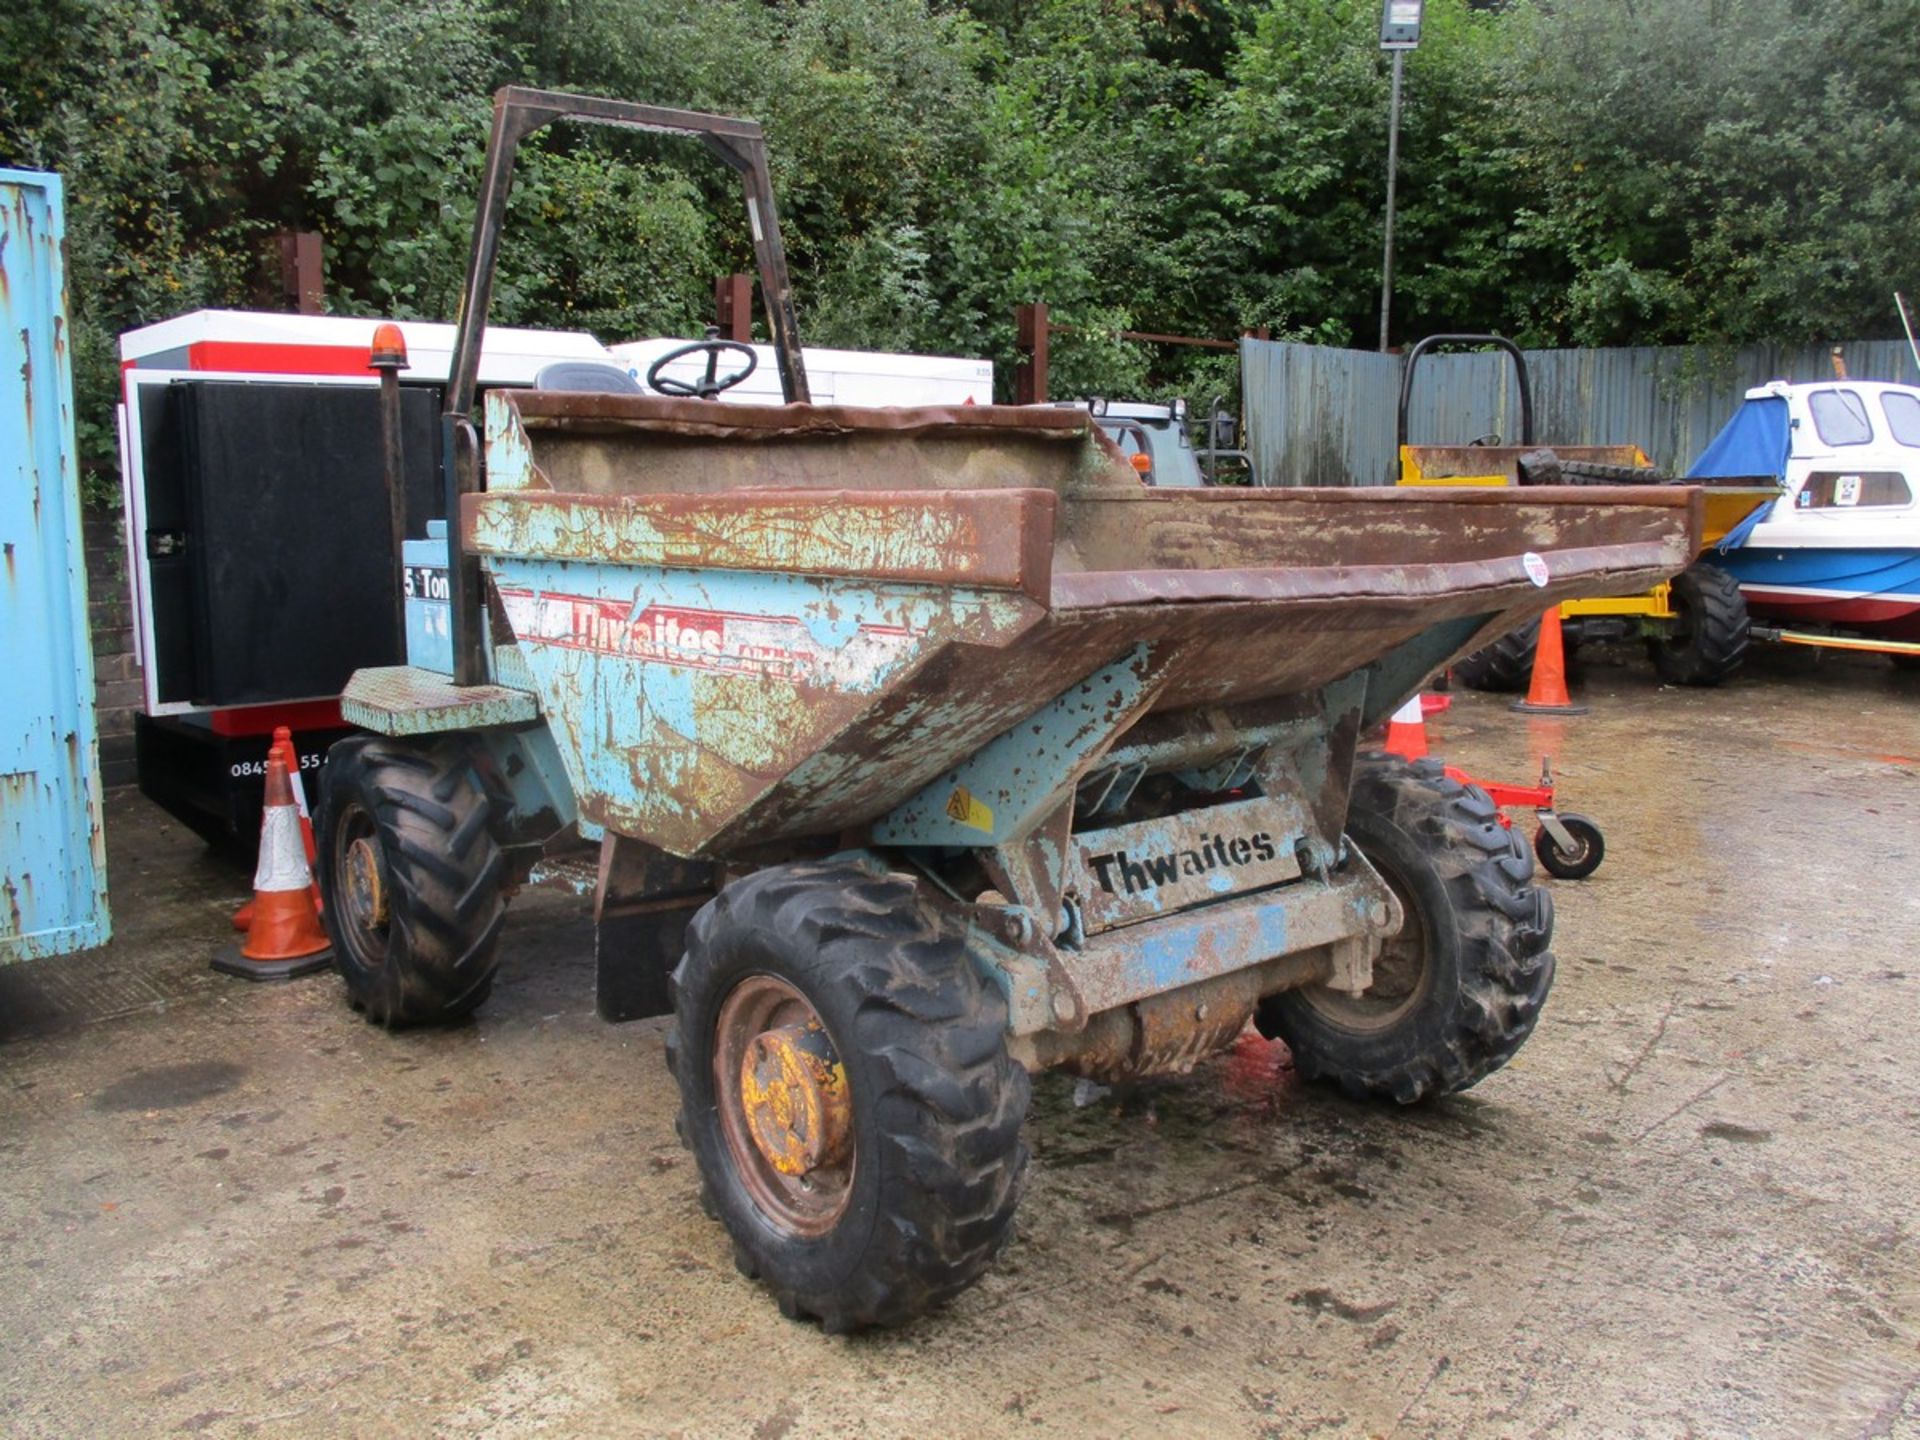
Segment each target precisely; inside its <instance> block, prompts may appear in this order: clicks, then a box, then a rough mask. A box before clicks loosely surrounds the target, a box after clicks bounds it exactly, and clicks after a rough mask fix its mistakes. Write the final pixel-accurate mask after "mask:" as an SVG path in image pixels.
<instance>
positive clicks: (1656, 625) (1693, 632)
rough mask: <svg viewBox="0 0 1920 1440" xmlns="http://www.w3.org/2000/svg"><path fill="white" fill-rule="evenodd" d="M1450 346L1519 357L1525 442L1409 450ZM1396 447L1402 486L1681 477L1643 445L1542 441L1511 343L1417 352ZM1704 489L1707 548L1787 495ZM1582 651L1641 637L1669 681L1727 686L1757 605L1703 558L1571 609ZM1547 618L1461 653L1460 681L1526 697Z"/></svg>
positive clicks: (1563, 617) (1645, 481)
mask: <svg viewBox="0 0 1920 1440" xmlns="http://www.w3.org/2000/svg"><path fill="white" fill-rule="evenodd" d="M1444 345H1472V346H1476V347H1488V348H1491V349H1495V350H1499V351H1501V352H1502V353H1503V354H1505V355H1506V356H1507V357H1508V358H1509V359H1511V360H1512V361H1513V371H1514V380H1515V382H1516V383H1517V385H1518V387H1519V391H1520V443H1519V444H1518V445H1503V444H1501V443H1500V437H1499V436H1497V435H1488V436H1483V437H1481V438H1480V439H1477V440H1474V441H1472V442H1470V443H1468V444H1464V445H1409V444H1408V443H1407V435H1408V427H1407V412H1408V409H1409V406H1410V403H1411V401H1412V398H1413V377H1414V373H1415V371H1416V369H1417V368H1418V366H1419V364H1420V361H1421V359H1422V358H1423V357H1425V356H1427V355H1430V354H1432V353H1433V352H1434V351H1436V350H1438V349H1439V348H1440V347H1442V346H1444ZM1397 424H1398V434H1397V437H1396V438H1397V441H1398V446H1399V455H1400V474H1399V477H1398V478H1399V483H1400V484H1402V485H1446V486H1478V485H1651V484H1672V483H1674V481H1673V478H1672V477H1671V476H1669V475H1666V474H1663V473H1661V472H1660V471H1657V470H1655V469H1654V468H1653V462H1652V461H1651V460H1649V459H1648V458H1647V455H1646V452H1645V451H1644V450H1642V449H1641V448H1640V447H1639V446H1638V445H1554V446H1550V447H1548V446H1541V445H1539V444H1537V443H1536V441H1535V438H1534V429H1533V385H1532V382H1531V380H1530V379H1529V377H1528V374H1527V359H1526V356H1525V355H1524V354H1522V353H1521V351H1520V347H1519V346H1517V345H1515V344H1514V343H1513V342H1512V341H1511V340H1509V339H1507V338H1506V337H1505V336H1502V335H1429V336H1427V337H1426V338H1425V339H1424V340H1421V341H1420V342H1419V343H1417V344H1416V345H1415V346H1414V347H1413V348H1412V349H1411V350H1409V351H1408V352H1407V358H1406V363H1405V366H1404V367H1403V369H1402V370H1401V372H1400V407H1399V417H1398V422H1397ZM1690 483H1695V484H1702V483H1704V488H1703V490H1702V492H1701V493H1702V501H1701V504H1702V507H1703V508H1702V511H1701V514H1702V517H1703V519H1702V525H1701V534H1700V544H1701V546H1702V547H1703V548H1704V547H1706V546H1709V545H1714V544H1718V543H1719V542H1720V541H1721V540H1722V539H1724V538H1725V537H1726V536H1727V535H1728V533H1729V532H1731V531H1732V530H1733V529H1734V527H1735V526H1737V525H1739V523H1740V522H1741V521H1742V520H1744V519H1746V518H1747V517H1748V516H1749V515H1751V514H1752V513H1753V512H1754V511H1755V510H1758V509H1759V508H1760V507H1761V506H1762V505H1764V504H1766V503H1767V502H1768V501H1770V500H1772V499H1773V498H1774V497H1775V496H1776V495H1778V494H1779V493H1780V490H1779V487H1778V486H1776V485H1767V484H1759V483H1756V482H1755V481H1753V480H1751V479H1743V478H1733V479H1725V480H1713V481H1707V482H1690ZM1560 623H1561V626H1562V633H1563V634H1564V635H1565V637H1566V643H1567V646H1568V648H1569V650H1571V649H1572V648H1573V647H1574V646H1577V645H1578V644H1579V643H1580V642H1581V641H1582V640H1606V639H1615V640H1619V639H1634V638H1638V639H1642V640H1644V641H1645V642H1646V646H1647V655H1648V658H1650V659H1651V660H1652V661H1653V667H1654V669H1655V670H1656V671H1657V672H1658V673H1659V676H1660V678H1661V679H1662V680H1664V681H1666V682H1667V683H1668V684H1670V685H1718V684H1719V683H1720V682H1721V681H1722V680H1725V679H1726V678H1727V677H1728V676H1729V675H1732V674H1733V673H1734V671H1736V670H1738V669H1739V668H1740V662H1741V661H1742V660H1744V659H1745V658H1746V653H1747V607H1746V602H1745V601H1744V600H1742V599H1741V596H1740V586H1739V585H1738V583H1736V582H1735V580H1734V578H1733V577H1732V576H1731V575H1729V574H1728V573H1727V571H1726V570H1725V568H1724V567H1722V566H1719V565H1716V564H1713V563H1712V562H1711V561H1708V560H1704V559H1699V558H1696V559H1695V560H1694V561H1693V563H1692V564H1690V565H1688V566H1687V567H1686V569H1684V570H1683V571H1682V572H1681V573H1680V574H1678V575H1676V576H1674V577H1673V578H1672V579H1671V580H1662V581H1661V582H1660V583H1659V584H1657V585H1653V586H1650V587H1649V588H1647V589H1646V590H1644V591H1640V592H1638V593H1627V592H1620V593H1616V594H1606V595H1592V596H1587V597H1583V598H1580V599H1575V600H1568V601H1566V602H1565V603H1564V604H1562V605H1561V606H1560ZM1539 634H1540V616H1539V615H1538V614H1537V613H1536V614H1534V615H1532V616H1530V617H1528V620H1527V622H1526V623H1525V624H1524V625H1521V626H1520V627H1519V628H1517V629H1515V630H1513V631H1511V632H1509V633H1508V634H1506V635H1502V636H1500V637H1498V638H1497V639H1495V640H1494V641H1493V643H1491V644H1489V645H1486V646H1484V647H1482V648H1481V649H1479V650H1476V651H1474V652H1473V653H1471V654H1469V655H1464V656H1462V657H1461V659H1460V662H1459V664H1457V665H1456V666H1454V673H1455V675H1457V676H1458V677H1459V678H1460V679H1461V680H1462V681H1464V682H1465V683H1466V684H1468V685H1471V686H1473V687H1474V688H1475V689H1479V690H1507V691H1513V690H1524V689H1526V688H1527V684H1528V681H1529V680H1530V679H1531V678H1532V674H1533V650H1534V644H1535V642H1536V641H1537V640H1538V638H1539Z"/></svg>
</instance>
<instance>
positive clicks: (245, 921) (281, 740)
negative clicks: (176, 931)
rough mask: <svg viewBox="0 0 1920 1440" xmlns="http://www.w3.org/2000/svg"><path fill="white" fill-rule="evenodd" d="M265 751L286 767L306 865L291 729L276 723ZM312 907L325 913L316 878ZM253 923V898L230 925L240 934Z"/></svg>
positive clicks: (302, 799) (309, 831) (309, 822)
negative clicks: (298, 813) (270, 742)
mask: <svg viewBox="0 0 1920 1440" xmlns="http://www.w3.org/2000/svg"><path fill="white" fill-rule="evenodd" d="M267 754H268V755H278V756H279V757H280V759H281V762H282V763H283V764H285V765H286V767H287V780H288V781H289V783H291V785H292V786H293V804H294V808H295V809H297V810H298V811H299V812H300V839H301V841H302V842H303V843H304V844H305V845H306V850H307V868H308V869H312V868H313V867H314V865H315V863H316V862H315V859H314V856H315V854H316V853H317V852H316V851H315V848H314V843H313V815H312V813H311V812H310V811H309V810H308V809H307V791H306V787H305V786H304V785H302V784H301V783H300V752H299V751H298V750H297V749H295V748H294V744H293V731H291V730H289V729H288V728H287V727H286V726H284V725H276V726H275V727H274V730H273V743H272V744H271V745H269V746H268V747H267ZM313 908H314V909H316V910H318V911H320V912H321V913H322V914H325V913H326V905H325V903H324V902H323V901H322V900H321V899H320V881H319V880H318V879H317V878H316V879H315V880H314V882H313ZM252 925H253V901H251V900H249V901H247V903H246V904H244V905H242V906H241V907H240V908H239V909H238V910H236V911H234V912H233V928H234V929H236V930H238V931H239V932H240V933H241V934H242V935H244V934H246V933H247V930H248V929H249V928H250V927H251V926H252Z"/></svg>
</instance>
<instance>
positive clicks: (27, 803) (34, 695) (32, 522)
mask: <svg viewBox="0 0 1920 1440" xmlns="http://www.w3.org/2000/svg"><path fill="white" fill-rule="evenodd" d="M63 231H64V221H63V214H62V196H61V186H60V179H59V177H58V176H56V175H46V174H39V173H36V172H33V171H22V170H0V551H3V552H4V568H0V635H4V636H5V637H6V656H7V667H6V668H7V674H6V682H5V683H4V684H0V963H7V962H10V961H15V960H26V959H30V958H33V957H37V956H46V955H59V954H64V953H66V952H68V951H72V950H83V949H87V948H90V947H92V946H95V945H101V944H104V943H105V942H106V940H107V937H108V934H109V928H110V926H109V919H108V913H107V862H106V849H105V845H104V843H103V840H102V835H101V826H100V772H99V765H98V757H97V752H96V744H95V730H94V714H93V647H92V642H91V639H90V637H89V635H88V630H87V589H86V568H85V550H84V546H83V541H82V538H81V531H80V487H79V479H78V476H77V474H76V471H75V466H74V438H73V373H72V369H71V367H70V365H69V362H68V350H67V338H66V323H67V322H66V275H65V269H64V266H63V262H62V244H63V241H64V234H63Z"/></svg>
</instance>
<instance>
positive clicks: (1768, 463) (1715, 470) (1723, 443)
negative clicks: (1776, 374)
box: [1687, 395, 1793, 480]
mask: <svg viewBox="0 0 1920 1440" xmlns="http://www.w3.org/2000/svg"><path fill="white" fill-rule="evenodd" d="M1792 446H1793V437H1792V435H1791V433H1790V432H1789V431H1788V428H1787V402H1786V400H1785V398H1784V397H1782V396H1779V395H1768V396H1765V397H1763V398H1761V399H1758V400H1749V401H1747V402H1746V403H1745V404H1743V405H1742V406H1741V407H1740V408H1739V409H1738V410H1736V411H1734V412H1733V418H1732V419H1731V420H1729V421H1727V423H1726V424H1725V425H1723V426H1722V427H1721V429H1720V433H1719V434H1718V435H1716V436H1714V437H1713V443H1712V444H1711V445H1709V446H1707V448H1706V449H1705V450H1702V451H1701V452H1700V458H1699V459H1698V460H1696V461H1694V462H1693V468H1692V469H1691V470H1689V471H1687V478H1688V479H1689V480H1717V479H1735V478H1744V477H1747V476H1755V475H1765V476H1767V477H1769V478H1770V479H1774V480H1780V479H1783V478H1785V476H1786V473H1787V454H1788V452H1789V451H1790V450H1791V449H1792Z"/></svg>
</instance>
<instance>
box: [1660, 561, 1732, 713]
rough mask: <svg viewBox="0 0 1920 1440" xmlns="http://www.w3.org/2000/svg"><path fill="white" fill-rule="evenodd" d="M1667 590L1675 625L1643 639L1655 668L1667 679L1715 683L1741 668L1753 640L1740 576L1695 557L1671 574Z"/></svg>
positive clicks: (1689, 682) (1687, 682)
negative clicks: (1661, 633)
mask: <svg viewBox="0 0 1920 1440" xmlns="http://www.w3.org/2000/svg"><path fill="white" fill-rule="evenodd" d="M1669 594H1670V597H1671V600H1672V604H1673V609H1674V613H1675V617H1676V618H1675V619H1674V621H1673V627H1672V629H1671V630H1669V631H1668V632H1667V633H1666V634H1664V635H1656V636H1650V637H1649V638H1648V640H1647V654H1648V655H1649V656H1650V657H1651V658H1652V660H1653V668H1654V670H1655V671H1656V672H1658V674H1659V676H1660V678H1661V679H1662V680H1664V681H1666V683H1667V684H1669V685H1718V684H1719V683H1720V682H1721V681H1722V680H1725V679H1726V678H1727V677H1728V676H1730V675H1732V674H1733V672H1734V671H1736V670H1738V669H1739V668H1740V665H1741V662H1742V661H1744V660H1745V659H1746V658H1747V646H1748V645H1749V644H1750V643H1751V641H1752V624H1751V622H1750V621H1749V619H1748V616H1747V601H1746V597H1745V596H1744V595H1742V594H1741V593H1740V582H1739V581H1737V580H1735V579H1734V578H1733V576H1731V575H1729V574H1728V573H1727V572H1726V571H1725V570H1722V569H1721V568H1720V567H1719V566H1718V565H1710V564H1708V563H1707V562H1706V561H1704V560H1696V561H1695V562H1694V563H1693V564H1691V565H1689V566H1688V567H1687V568H1686V569H1685V570H1682V571H1681V572H1680V573H1679V574H1678V575H1676V576H1674V577H1673V583H1672V587H1671V590H1670V592H1669Z"/></svg>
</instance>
